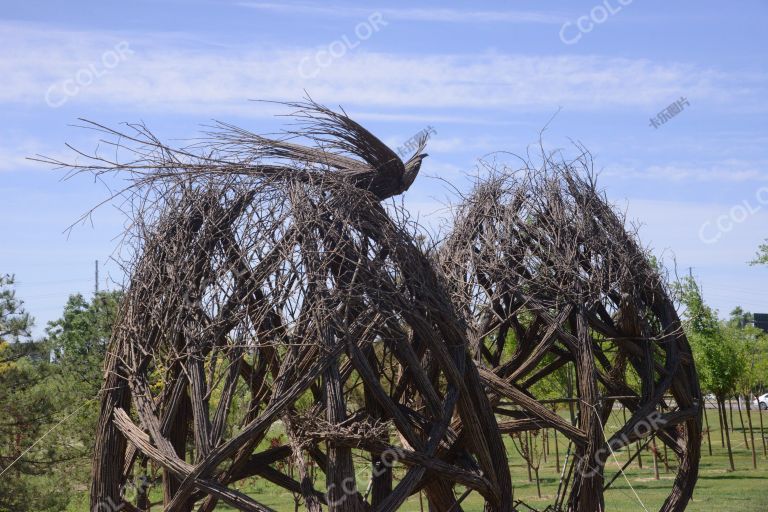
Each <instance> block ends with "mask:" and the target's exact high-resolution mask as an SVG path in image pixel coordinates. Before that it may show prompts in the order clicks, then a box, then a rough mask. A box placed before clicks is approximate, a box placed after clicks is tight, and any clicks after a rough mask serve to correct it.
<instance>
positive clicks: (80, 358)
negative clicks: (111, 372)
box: [46, 291, 122, 482]
mask: <svg viewBox="0 0 768 512" xmlns="http://www.w3.org/2000/svg"><path fill="white" fill-rule="evenodd" d="M121 296H122V294H121V292H118V291H106V292H100V293H98V294H96V295H95V296H94V297H93V298H91V299H90V300H87V299H86V298H84V297H83V296H82V295H81V294H75V295H71V296H70V297H69V300H68V301H67V303H66V305H65V306H64V311H63V313H62V316H61V318H59V319H57V320H55V321H52V322H49V324H48V327H47V329H46V333H47V336H48V337H47V342H48V345H49V346H50V347H51V350H52V352H53V354H54V360H55V363H56V364H55V366H56V368H57V372H56V375H55V377H54V379H53V380H54V381H55V387H56V388H57V389H59V390H60V391H59V395H58V397H59V401H60V403H61V408H62V410H68V411H70V410H72V409H73V408H74V409H76V410H77V412H76V413H75V414H74V415H73V416H72V417H71V418H70V419H69V420H68V421H67V424H68V427H69V428H68V429H67V432H68V433H69V436H70V438H69V440H68V443H69V445H70V446H71V447H72V452H73V453H72V456H73V458H74V459H73V462H72V464H70V468H69V471H70V473H71V474H72V475H73V477H74V479H75V480H77V481H82V482H86V481H87V479H88V474H89V471H90V459H91V455H92V453H93V436H94V432H95V430H96V424H97V421H98V414H99V410H98V404H99V402H98V400H97V397H98V393H99V390H100V388H101V383H102V378H103V373H102V367H103V363H104V356H105V353H106V350H107V345H108V343H109V337H110V334H111V332H112V326H113V324H114V320H115V316H116V315H117V307H118V304H119V302H120V298H121Z"/></svg>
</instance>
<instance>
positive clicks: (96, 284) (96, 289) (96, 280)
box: [93, 260, 99, 297]
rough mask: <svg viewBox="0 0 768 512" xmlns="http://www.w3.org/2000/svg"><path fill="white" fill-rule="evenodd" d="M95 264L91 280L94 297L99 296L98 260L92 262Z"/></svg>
mask: <svg viewBox="0 0 768 512" xmlns="http://www.w3.org/2000/svg"><path fill="white" fill-rule="evenodd" d="M94 263H95V264H96V267H95V272H94V276H93V277H94V280H93V295H94V297H95V296H96V295H98V294H99V260H96V261H94Z"/></svg>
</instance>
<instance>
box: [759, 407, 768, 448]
mask: <svg viewBox="0 0 768 512" xmlns="http://www.w3.org/2000/svg"><path fill="white" fill-rule="evenodd" d="M757 414H758V415H759V416H760V439H762V440H763V457H768V446H766V443H765V431H764V430H763V408H762V407H760V402H759V401H758V402H757Z"/></svg>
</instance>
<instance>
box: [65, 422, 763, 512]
mask: <svg viewBox="0 0 768 512" xmlns="http://www.w3.org/2000/svg"><path fill="white" fill-rule="evenodd" d="M707 414H708V419H709V425H710V428H711V429H712V431H711V433H710V438H711V441H712V452H713V453H712V455H711V456H710V455H709V450H708V444H707V439H706V437H705V438H704V441H703V445H702V452H703V456H702V460H701V469H700V473H699V481H698V484H697V487H696V492H695V495H694V500H693V501H692V502H691V503H690V504H689V506H688V509H687V510H689V511H691V512H704V511H707V512H709V511H715V512H762V511H768V458H766V457H765V456H764V454H763V445H762V442H761V440H760V436H759V421H758V413H757V412H755V411H753V422H754V427H755V441H756V445H757V465H758V467H757V469H756V470H755V469H752V455H751V450H749V449H748V448H747V447H746V445H745V444H744V437H743V434H742V426H741V424H740V422H739V418H738V414H737V412H736V411H734V421H735V425H736V428H735V432H733V433H732V434H731V441H732V444H733V450H734V461H735V466H736V471H734V472H731V471H729V470H728V456H727V451H726V449H725V448H723V447H722V446H721V441H720V431H719V425H718V420H717V413H716V411H715V410H713V409H708V410H707ZM762 414H763V415H764V418H763V420H764V422H765V426H766V433H768V412H763V413H762ZM619 419H620V413H616V414H614V416H613V417H612V418H611V421H609V423H608V424H607V425H606V433H607V434H608V435H610V434H611V433H612V432H613V431H615V430H616V429H617V428H618V426H619V424H620V423H619ZM745 423H746V419H745ZM274 433H275V434H278V432H274ZM548 440H549V455H548V456H547V457H546V461H544V458H543V457H542V459H541V467H540V471H539V476H540V485H541V494H542V497H541V498H539V497H538V496H537V491H536V483H535V481H529V480H528V471H527V465H526V463H525V461H524V460H522V458H521V457H520V456H519V455H518V453H517V451H516V450H515V448H514V447H513V446H512V441H511V439H510V438H509V437H507V438H506V439H505V443H506V444H507V449H508V453H509V454H510V459H511V461H510V470H511V472H512V477H513V482H514V486H515V499H516V500H517V499H520V500H523V501H525V502H526V503H527V504H529V505H530V506H531V507H532V508H533V510H543V509H544V508H546V506H547V505H549V504H550V503H552V502H553V501H554V497H555V495H556V493H557V488H558V483H559V476H560V475H559V473H558V472H557V471H556V468H555V465H556V457H555V447H554V438H553V436H552V435H551V434H550V436H549V438H548ZM536 442H537V443H541V437H537V438H536ZM558 444H559V453H560V461H561V464H562V462H563V461H564V460H565V452H566V448H567V447H566V445H565V443H564V442H563V438H562V437H559V443H558ZM539 446H540V445H539ZM658 448H659V452H660V453H662V454H663V450H662V447H661V444H660V443H659V445H658ZM540 451H541V450H540ZM670 454H671V452H670ZM627 457H628V453H627V451H623V452H618V453H616V456H615V459H614V458H611V459H610V461H609V465H608V467H607V469H606V478H608V479H609V478H611V477H612V476H613V474H614V473H615V472H616V471H617V470H618V467H619V466H621V465H623V464H624V463H625V462H626V461H627ZM652 461H653V458H652V456H651V453H650V452H648V451H644V452H643V453H642V462H643V467H642V468H640V466H639V464H638V461H637V459H635V460H634V461H633V462H632V463H631V464H630V465H629V466H628V467H627V469H626V470H625V472H624V475H622V476H620V477H619V478H618V479H617V480H616V481H615V482H614V483H613V484H612V486H611V488H610V489H609V490H608V491H607V493H606V505H607V509H608V510H615V511H622V512H624V511H638V512H642V511H645V510H648V511H653V510H658V509H659V507H660V506H661V504H662V503H663V502H664V499H665V498H666V497H667V495H668V494H669V490H670V488H671V486H672V481H673V479H674V474H675V472H674V470H675V468H674V467H671V468H670V471H669V472H667V471H666V468H665V465H664V464H663V463H661V462H659V464H658V470H659V479H658V480H656V479H655V472H654V468H653V462H652ZM672 463H673V461H672V462H670V464H672ZM360 474H361V475H367V474H369V473H367V472H366V471H365V469H363V468H361V471H360ZM360 480H361V481H358V486H359V487H362V488H364V486H365V485H366V484H367V482H364V481H362V478H361V479H360ZM239 489H240V490H241V491H243V492H245V493H247V494H249V495H250V496H252V497H253V498H255V499H256V500H258V501H259V502H261V503H262V504H264V505H266V506H268V507H271V508H273V509H275V510H278V511H284V510H285V511H293V510H295V508H294V507H295V501H294V496H293V495H292V494H291V493H290V492H287V491H284V490H282V489H281V488H278V487H277V486H275V485H272V484H271V483H269V482H266V481H264V480H261V479H256V478H253V479H249V480H246V481H244V482H243V483H242V485H241V486H240V487H239ZM160 496H161V494H160V489H159V488H155V489H153V492H152V498H153V501H155V499H160ZM457 496H458V494H457ZM422 507H423V508H422ZM462 507H463V509H464V510H465V511H467V512H469V511H478V512H479V511H482V500H481V498H480V497H479V496H477V495H476V494H475V493H472V494H470V495H469V496H468V497H467V498H466V499H465V500H464V501H463V502H462ZM67 510H68V511H70V512H85V511H87V510H88V508H87V497H86V496H85V495H83V496H82V497H80V498H79V499H77V500H75V502H73V503H72V504H71V505H70V507H69V508H68V509H67ZM152 510H157V511H159V510H161V507H160V506H156V507H153V508H152ZM217 510H233V509H232V508H230V507H227V506H225V505H223V504H220V505H219V507H218V508H217ZM299 510H304V508H303V506H302V507H300V508H299ZM401 510H403V511H408V512H421V511H422V510H427V505H426V501H422V502H421V503H420V500H419V496H418V495H416V496H413V497H411V499H409V500H408V502H406V504H405V506H403V507H402V508H401ZM520 510H523V511H524V510H527V509H526V508H524V507H521V508H520Z"/></svg>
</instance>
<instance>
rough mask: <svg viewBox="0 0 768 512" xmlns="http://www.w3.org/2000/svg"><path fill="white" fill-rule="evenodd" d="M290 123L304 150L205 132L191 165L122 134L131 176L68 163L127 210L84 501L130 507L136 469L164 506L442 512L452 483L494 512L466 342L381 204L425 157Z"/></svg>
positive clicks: (484, 415)
mask: <svg viewBox="0 0 768 512" xmlns="http://www.w3.org/2000/svg"><path fill="white" fill-rule="evenodd" d="M302 109H303V110H302V115H303V114H306V115H310V114H311V115H310V119H309V121H310V124H309V128H307V127H306V126H305V132H304V133H305V134H306V135H309V136H310V137H311V138H312V139H314V141H315V143H316V145H315V146H310V147H306V146H301V145H298V144H296V143H295V142H286V141H285V140H281V141H273V140H269V139H264V138H262V137H258V136H256V135H253V134H249V133H247V132H244V131H242V130H239V129H236V128H233V127H224V131H219V132H216V133H215V134H214V140H213V141H212V142H208V143H207V144H206V146H205V147H206V152H205V153H204V155H205V156H202V157H201V156H197V157H196V156H193V155H194V154H195V153H194V151H195V148H189V149H183V150H181V149H179V150H176V149H171V148H168V147H167V146H164V145H162V144H161V143H160V142H159V141H157V140H156V139H155V138H154V137H153V136H151V134H149V133H148V132H147V131H145V130H144V129H143V128H139V132H138V133H137V134H130V135H129V136H127V137H122V139H123V140H125V139H126V138H127V139H129V140H132V141H133V143H134V146H133V148H132V154H133V155H135V156H136V159H135V160H130V162H131V163H128V164H126V163H117V162H106V163H105V162H104V161H96V162H94V164H93V166H92V167H90V168H88V169H89V170H92V171H96V172H109V171H111V170H119V171H123V172H129V173H131V175H130V176H131V179H132V182H131V183H130V185H129V188H127V189H126V191H124V194H128V197H129V201H130V204H131V205H137V206H139V207H140V208H141V209H140V210H138V211H136V212H134V213H133V214H132V217H133V228H132V233H133V235H135V236H134V238H131V240H133V241H135V242H136V244H137V245H136V247H135V249H136V257H135V259H134V260H133V261H132V262H131V263H130V266H129V267H128V268H127V273H128V274H129V275H130V282H129V283H128V287H127V292H126V297H125V300H124V303H123V305H122V307H121V311H120V315H119V320H118V323H117V325H116V327H115V331H114V335H113V339H112V342H111V346H110V350H109V357H108V360H107V363H106V382H105V386H104V391H103V393H104V394H103V397H102V404H101V411H102V414H101V420H100V423H99V429H98V432H97V438H96V454H95V461H94V467H93V482H92V489H91V493H92V495H91V506H92V507H98V506H99V505H100V504H101V503H104V501H105V500H108V501H109V502H110V503H120V504H122V505H123V506H124V507H126V508H128V509H139V510H144V509H146V508H147V503H148V500H149V497H148V496H146V495H145V494H140V495H139V496H137V497H136V499H134V500H133V502H129V500H127V499H125V497H124V496H122V495H121V487H122V486H123V485H124V484H125V483H126V482H127V481H128V480H130V479H131V478H132V476H135V475H137V474H140V473H142V472H144V471H145V469H143V467H144V468H145V467H146V466H147V464H151V465H153V466H155V467H159V468H162V474H163V480H162V483H163V491H164V500H163V501H164V503H163V507H164V510H166V511H169V512H178V511H189V510H192V509H193V508H196V509H197V510H200V511H209V510H212V509H214V508H215V507H216V505H217V503H219V502H225V503H227V504H228V505H230V506H232V507H235V508H236V509H238V510H249V511H263V510H269V508H268V507H267V506H266V505H265V504H263V503H260V502H259V501H258V500H257V499H256V498H254V497H253V496H250V495H248V494H247V493H246V492H242V491H240V490H238V483H239V482H241V481H243V480H244V479H246V478H249V477H257V478H262V479H264V480H267V481H269V482H271V483H272V484H275V485H277V486H279V487H282V488H283V489H286V490H288V491H290V492H292V493H294V494H295V495H296V496H297V499H298V500H300V501H303V503H304V504H305V506H306V508H307V509H308V510H321V508H323V507H325V506H327V507H328V509H329V510H345V511H346V510H348V511H362V510H381V511H384V510H395V509H397V508H398V507H399V506H400V505H401V504H402V503H403V502H404V500H406V499H407V498H408V497H409V496H411V495H412V494H414V493H417V492H419V491H423V492H424V493H425V494H426V496H427V498H428V500H429V502H430V503H431V504H432V506H433V507H435V509H436V510H444V511H447V510H460V506H459V505H458V503H457V501H456V497H455V495H454V488H455V487H456V486H461V487H462V488H465V489H469V490H472V491H476V492H478V493H479V494H480V495H482V496H483V500H484V501H485V502H486V503H487V505H486V506H487V509H488V510H499V511H505V510H512V497H511V485H510V478H509V472H508V466H507V460H506V455H505V451H504V447H503V444H502V441H501V436H500V433H499V431H498V428H497V425H496V421H495V418H494V415H493V413H492V410H491V408H490V405H489V403H488V401H487V397H486V395H485V393H484V391H483V389H482V386H481V385H480V379H479V375H478V372H477V369H476V367H475V366H474V365H473V363H472V359H471V357H470V353H469V351H468V350H467V343H466V338H465V328H464V326H463V324H462V323H461V322H460V321H459V320H458V316H457V315H456V314H455V312H454V310H453V305H452V304H451V302H450V300H449V297H448V293H447V291H446V289H445V288H444V286H443V283H442V281H441V279H440V277H439V276H438V274H437V272H436V271H435V269H434V267H433V266H432V264H431V262H430V260H429V259H428V258H427V257H425V256H424V254H422V252H421V251H420V250H419V249H418V248H417V247H416V245H415V244H414V243H413V241H412V238H411V237H410V236H409V235H408V234H407V233H406V231H404V229H403V227H402V226H399V225H397V224H396V223H395V222H393V221H392V220H391V218H390V217H389V216H388V215H387V213H386V211H385V209H384V208H383V207H382V206H381V205H380V203H379V200H380V199H381V198H385V197H388V196H390V195H392V194H395V193H399V192H401V191H402V190H403V189H404V188H407V186H408V185H409V184H410V182H412V179H413V175H415V173H416V172H418V167H417V166H415V164H414V162H416V163H420V161H421V158H423V156H422V155H415V157H414V159H412V160H411V161H409V162H406V163H405V164H404V163H403V162H402V161H400V160H399V159H397V160H396V161H394V160H393V158H395V159H396V158H397V157H396V156H394V154H393V153H392V152H391V150H388V148H386V146H384V145H383V144H382V143H381V142H380V141H378V139H376V138H375V137H373V136H372V135H370V134H369V133H368V132H367V131H365V130H364V129H363V128H362V127H360V126H359V125H357V124H356V123H354V122H353V121H351V120H350V119H349V118H347V117H346V116H344V115H339V114H334V113H330V111H327V110H325V109H322V108H318V107H317V106H314V105H308V106H307V105H304V106H302ZM196 149H197V150H198V151H199V149H200V148H199V147H198V148H196ZM390 153H392V154H390ZM355 156H356V157H357V158H355ZM366 189H367V190H366ZM270 431H272V432H273V434H270ZM274 432H279V433H280V434H282V435H281V436H278V437H273V438H270V435H272V436H274ZM281 468H282V469H281Z"/></svg>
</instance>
